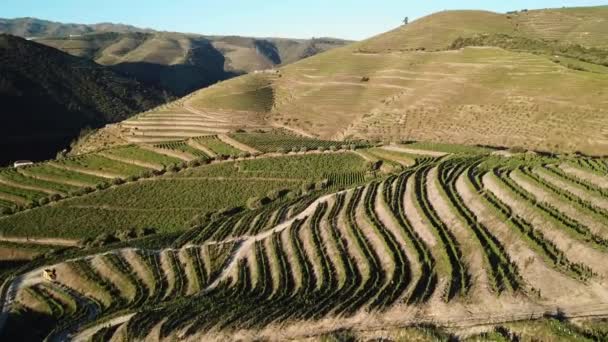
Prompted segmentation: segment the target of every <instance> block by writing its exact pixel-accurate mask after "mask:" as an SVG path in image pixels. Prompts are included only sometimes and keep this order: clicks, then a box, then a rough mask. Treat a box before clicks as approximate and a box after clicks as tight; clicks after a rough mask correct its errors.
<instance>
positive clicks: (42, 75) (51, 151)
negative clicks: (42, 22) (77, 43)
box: [0, 34, 167, 164]
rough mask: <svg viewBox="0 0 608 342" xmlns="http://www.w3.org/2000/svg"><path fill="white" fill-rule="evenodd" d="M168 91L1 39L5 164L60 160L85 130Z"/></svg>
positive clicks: (154, 102)
mask: <svg viewBox="0 0 608 342" xmlns="http://www.w3.org/2000/svg"><path fill="white" fill-rule="evenodd" d="M166 100H167V98H166V97H165V96H164V95H163V93H162V92H161V91H159V90H157V89H155V88H151V87H148V86H145V85H142V84H140V83H138V82H137V81H134V80H132V79H129V78H126V77H124V76H122V75H120V74H117V73H116V72H114V71H112V70H111V69H109V68H107V67H104V66H101V65H99V64H96V63H94V62H91V61H89V60H87V59H84V58H79V57H74V56H71V55H68V54H66V53H63V52H61V51H59V50H56V49H53V48H50V47H47V46H44V45H41V44H37V43H34V42H31V41H27V40H25V39H22V38H18V37H15V36H11V35H4V34H3V35H0V101H1V102H2V105H3V110H2V121H3V124H2V126H1V127H0V146H1V149H2V155H1V158H0V159H1V160H0V163H2V164H4V163H6V162H8V161H11V160H15V159H32V160H40V159H46V158H51V157H54V156H55V154H56V153H57V152H58V151H60V150H61V149H63V148H66V147H68V145H69V143H70V141H71V140H73V139H74V138H76V137H78V135H79V133H80V132H81V130H82V129H84V128H86V127H89V128H98V127H102V126H103V125H105V124H107V123H111V122H116V121H121V120H124V119H126V118H128V117H129V116H130V115H131V114H133V113H136V112H140V111H142V110H146V109H148V108H150V107H153V106H156V105H158V104H159V103H162V102H164V101H166Z"/></svg>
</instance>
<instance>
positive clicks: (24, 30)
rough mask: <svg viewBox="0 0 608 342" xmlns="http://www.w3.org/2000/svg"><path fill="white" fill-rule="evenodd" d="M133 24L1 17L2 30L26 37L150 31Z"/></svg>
mask: <svg viewBox="0 0 608 342" xmlns="http://www.w3.org/2000/svg"><path fill="white" fill-rule="evenodd" d="M148 31H151V30H149V29H142V28H139V27H134V26H131V25H124V24H112V23H100V24H93V25H85V24H66V23H59V22H55V21H49V20H42V19H37V18H15V19H2V18H0V32H1V33H7V34H11V35H14V36H20V37H24V38H34V37H62V36H69V35H82V34H87V33H95V32H122V33H126V32H148Z"/></svg>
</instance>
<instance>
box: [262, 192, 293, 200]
mask: <svg viewBox="0 0 608 342" xmlns="http://www.w3.org/2000/svg"><path fill="white" fill-rule="evenodd" d="M287 192H288V190H285V189H276V190H272V191H269V192H268V194H266V197H268V199H270V200H271V201H276V200H277V199H279V198H281V197H283V196H285V195H286V194H287Z"/></svg>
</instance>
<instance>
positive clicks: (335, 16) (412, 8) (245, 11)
mask: <svg viewBox="0 0 608 342" xmlns="http://www.w3.org/2000/svg"><path fill="white" fill-rule="evenodd" d="M603 4H608V1H606V0H604V1H593V0H571V1H567V0H562V1H556V0H528V1H521V0H512V1H496V0H494V1H488V0H486V1H483V0H460V1H454V0H432V1H431V0H426V1H408V0H306V1H304V0H299V1H295V0H215V1H211V0H146V1H142V0H2V4H1V5H0V17H1V18H15V17H25V16H28V17H37V18H41V19H47V20H54V21H61V22H72V23H84V24H93V23H98V22H114V23H124V24H131V25H135V26H141V27H149V28H153V29H157V30H165V31H178V32H192V33H201V34H221V35H228V34H236V35H243V36H256V37H292V38H310V37H321V36H331V37H338V38H347V39H364V38H368V37H371V36H374V35H376V34H379V33H382V32H385V31H388V30H390V29H392V28H394V27H396V26H398V25H399V24H400V22H401V20H402V19H403V17H405V16H408V17H409V18H410V19H415V18H419V17H421V16H424V15H427V14H431V13H433V12H437V11H441V10H446V9H485V10H491V11H496V12H506V11H509V10H516V9H522V8H528V9H533V8H547V7H562V6H595V5H603Z"/></svg>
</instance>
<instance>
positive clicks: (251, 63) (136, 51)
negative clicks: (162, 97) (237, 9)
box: [36, 32, 347, 95]
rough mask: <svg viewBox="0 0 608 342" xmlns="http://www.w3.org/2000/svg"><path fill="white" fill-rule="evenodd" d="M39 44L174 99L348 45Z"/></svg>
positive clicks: (139, 38) (131, 37)
mask: <svg viewBox="0 0 608 342" xmlns="http://www.w3.org/2000/svg"><path fill="white" fill-rule="evenodd" d="M36 42H38V43H41V44H45V45H49V46H52V47H54V48H57V49H60V50H63V51H65V52H67V53H70V54H73V55H76V56H81V57H86V58H90V59H93V60H95V61H96V62H97V63H100V64H103V65H108V66H112V67H113V68H115V69H116V70H118V71H120V72H123V73H126V74H128V75H132V76H134V77H135V78H136V79H137V80H139V81H143V82H147V83H152V84H157V85H159V86H161V87H163V88H164V89H168V90H169V91H171V92H172V93H174V94H176V95H185V94H187V93H189V92H191V91H194V90H198V89H200V88H203V87H206V86H209V85H211V84H214V83H216V82H218V81H222V80H225V79H228V78H231V77H234V76H236V75H241V74H244V73H249V72H252V71H255V70H263V69H270V68H274V67H277V66H280V65H284V64H289V63H292V62H295V61H298V60H300V59H302V58H306V57H309V56H312V55H315V54H317V53H319V52H323V51H327V50H330V49H332V48H335V47H339V46H342V45H344V44H346V43H347V42H346V41H342V40H338V39H329V38H321V39H313V40H297V39H275V38H268V39H266V38H264V39H257V38H247V37H232V36H228V37H205V36H200V35H191V34H182V33H166V32H155V33H93V34H87V35H83V36H80V37H48V38H39V39H36Z"/></svg>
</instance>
